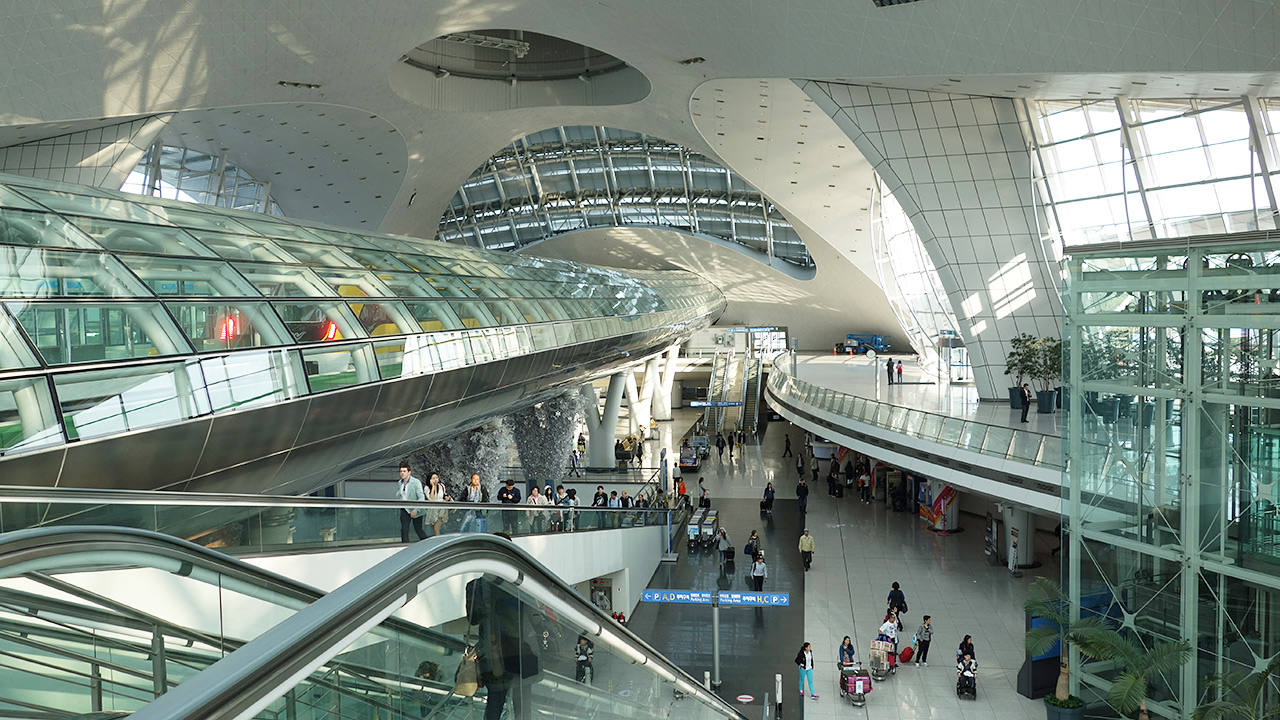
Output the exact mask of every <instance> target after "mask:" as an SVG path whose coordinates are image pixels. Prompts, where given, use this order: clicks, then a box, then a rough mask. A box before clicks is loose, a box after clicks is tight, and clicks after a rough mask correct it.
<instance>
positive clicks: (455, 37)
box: [440, 32, 530, 58]
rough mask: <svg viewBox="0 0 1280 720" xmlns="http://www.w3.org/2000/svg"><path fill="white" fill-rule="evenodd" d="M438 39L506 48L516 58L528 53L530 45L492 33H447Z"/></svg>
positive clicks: (496, 48) (499, 48) (498, 48)
mask: <svg viewBox="0 0 1280 720" xmlns="http://www.w3.org/2000/svg"><path fill="white" fill-rule="evenodd" d="M440 39H441V40H447V41H448V42H456V43H461V44H463V45H471V46H472V47H483V48H493V49H494V50H507V51H509V52H511V53H512V54H514V55H515V56H516V57H517V58H522V57H524V56H525V55H528V54H529V47H530V46H529V43H527V42H525V41H523V40H515V39H512V38H504V37H495V36H493V35H482V34H480V33H465V32H463V33H449V34H448V35H441V36H440Z"/></svg>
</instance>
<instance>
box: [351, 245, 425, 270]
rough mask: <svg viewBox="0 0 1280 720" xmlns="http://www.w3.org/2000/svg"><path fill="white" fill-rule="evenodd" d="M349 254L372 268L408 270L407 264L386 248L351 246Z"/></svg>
mask: <svg viewBox="0 0 1280 720" xmlns="http://www.w3.org/2000/svg"><path fill="white" fill-rule="evenodd" d="M347 254H348V255H350V256H351V257H352V258H354V259H355V260H356V262H359V263H360V264H361V265H363V266H365V267H367V268H369V269H370V270H408V269H410V268H409V267H408V266H407V265H405V264H404V263H402V262H400V261H399V260H397V259H396V257H395V256H394V255H392V254H391V253H389V252H387V251H385V250H366V249H363V248H349V249H348V250H347Z"/></svg>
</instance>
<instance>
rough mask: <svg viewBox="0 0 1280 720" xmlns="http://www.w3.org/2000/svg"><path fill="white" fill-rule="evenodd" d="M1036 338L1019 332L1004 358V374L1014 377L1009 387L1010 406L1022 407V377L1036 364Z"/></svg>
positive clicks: (1017, 408)
mask: <svg viewBox="0 0 1280 720" xmlns="http://www.w3.org/2000/svg"><path fill="white" fill-rule="evenodd" d="M1035 343H1036V338H1035V336H1034V335H1030V334H1028V333H1019V334H1018V335H1017V336H1016V337H1013V338H1011V339H1010V340H1009V353H1008V354H1007V355H1005V358H1004V374H1005V375H1010V376H1012V377H1013V378H1014V383H1013V385H1012V386H1011V387H1010V388H1009V407H1011V408H1013V409H1014V410H1020V409H1022V378H1023V377H1024V376H1027V375H1030V374H1031V373H1030V369H1031V366H1032V365H1033V364H1034V356H1035Z"/></svg>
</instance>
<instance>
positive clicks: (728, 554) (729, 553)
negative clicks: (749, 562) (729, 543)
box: [724, 547, 738, 562]
mask: <svg viewBox="0 0 1280 720" xmlns="http://www.w3.org/2000/svg"><path fill="white" fill-rule="evenodd" d="M737 552H738V551H737V550H735V549H734V548H732V547H728V548H725V551H724V561H725V562H733V556H734V555H735V554H737Z"/></svg>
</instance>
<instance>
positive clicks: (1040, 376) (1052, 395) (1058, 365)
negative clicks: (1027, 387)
mask: <svg viewBox="0 0 1280 720" xmlns="http://www.w3.org/2000/svg"><path fill="white" fill-rule="evenodd" d="M1030 375H1031V378H1032V380H1033V381H1034V382H1035V384H1036V412H1041V413H1051V412H1053V409H1054V406H1055V405H1056V404H1057V396H1058V393H1057V392H1055V391H1054V389H1053V388H1054V386H1055V385H1057V383H1058V380H1059V379H1061V378H1062V339H1061V338H1052V337H1043V338H1036V339H1035V342H1034V344H1033V345H1032V349H1031V367H1030Z"/></svg>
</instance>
